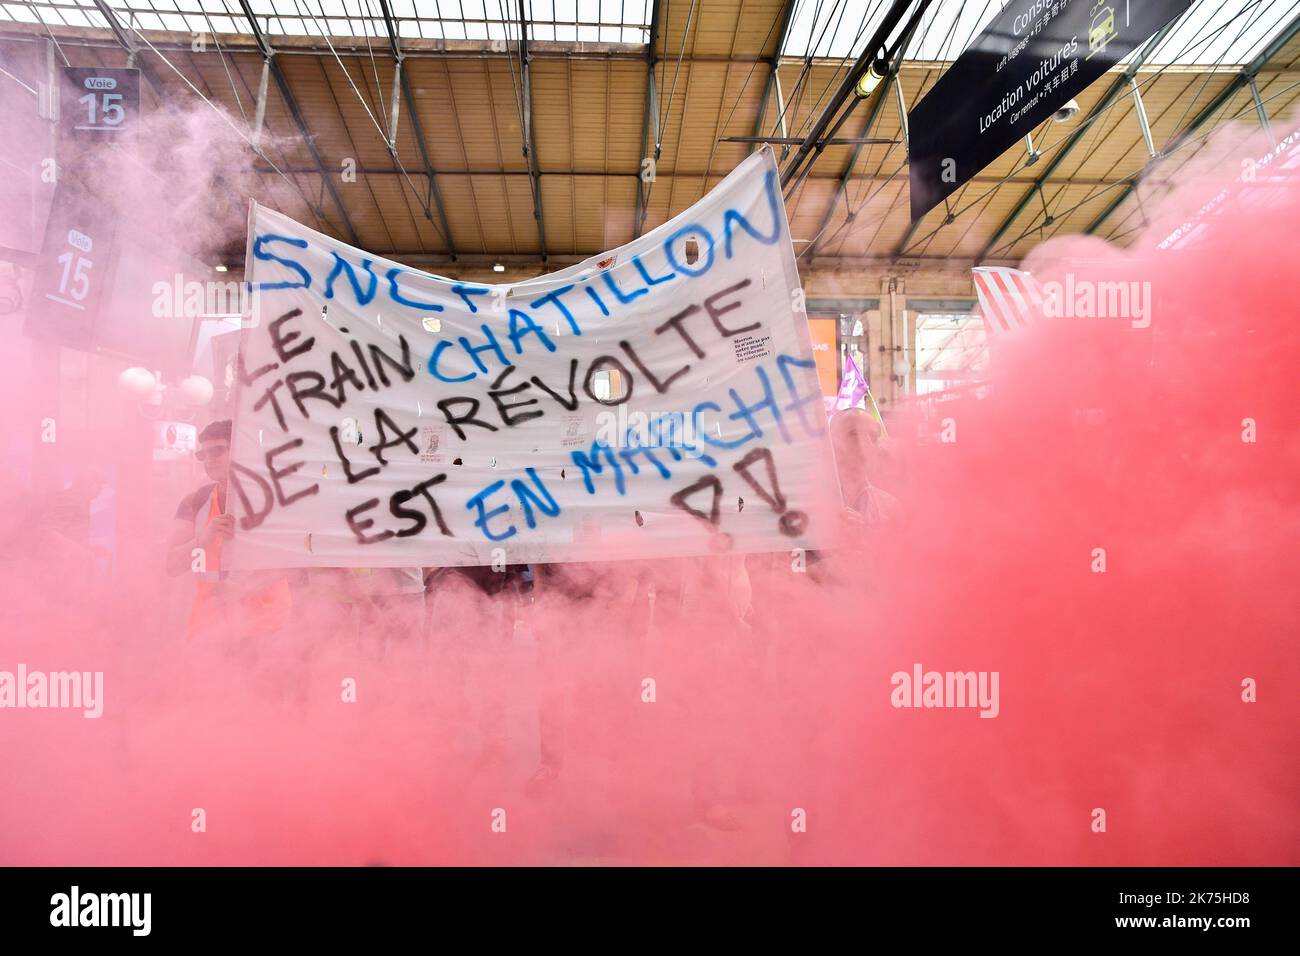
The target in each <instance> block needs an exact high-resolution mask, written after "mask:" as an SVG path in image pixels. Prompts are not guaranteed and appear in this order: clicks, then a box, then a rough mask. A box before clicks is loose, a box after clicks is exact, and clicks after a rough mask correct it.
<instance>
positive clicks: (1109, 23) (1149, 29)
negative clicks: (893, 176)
mask: <svg viewBox="0 0 1300 956" xmlns="http://www.w3.org/2000/svg"><path fill="white" fill-rule="evenodd" d="M1190 5H1191V0H1011V2H1010V3H1008V4H1007V6H1006V8H1005V9H1003V11H1002V12H1001V13H999V14H998V15H997V16H996V17H994V18H993V21H992V22H991V23H990V24H989V25H988V26H987V27H985V28H984V31H983V32H982V33H980V35H979V36H978V37H976V38H975V40H974V42H973V43H971V45H970V46H969V47H967V48H966V51H965V52H964V53H962V55H961V56H959V57H958V58H957V60H956V62H954V63H953V65H952V66H951V67H949V68H948V72H946V73H945V74H944V75H943V76H942V77H940V78H939V82H937V83H936V84H935V85H934V88H933V89H931V90H930V92H929V93H927V94H926V96H925V98H924V99H922V100H921V102H919V103H917V104H916V106H915V107H914V108H913V109H912V110H911V112H909V113H908V115H907V118H908V128H909V149H908V162H909V166H910V176H911V193H912V220H913V221H916V220H917V219H920V218H921V217H922V216H923V215H925V214H926V213H927V212H929V211H930V210H931V209H933V208H934V207H935V206H937V205H938V204H939V203H941V202H942V201H943V200H944V199H946V198H947V197H948V195H949V194H950V193H952V192H954V191H955V190H956V189H957V188H958V187H959V186H961V185H962V184H963V183H965V182H966V181H967V180H968V179H970V178H971V177H972V176H974V175H975V174H976V173H978V172H979V171H980V170H981V169H983V168H984V167H985V166H987V165H988V164H989V163H991V162H993V160H995V159H997V157H999V156H1000V155H1002V154H1003V153H1004V152H1006V151H1007V149H1008V148H1010V147H1011V145H1012V144H1014V143H1015V142H1017V141H1018V140H1020V139H1023V138H1024V137H1025V135H1026V134H1028V133H1030V132H1032V131H1033V129H1034V127H1035V126H1037V125H1038V124H1039V123H1041V122H1043V120H1045V119H1047V118H1048V117H1049V116H1051V115H1052V114H1053V113H1055V112H1056V111H1057V110H1058V109H1059V108H1060V107H1061V106H1062V105H1064V104H1065V103H1066V102H1067V101H1069V100H1070V99H1071V98H1072V97H1074V96H1077V95H1078V94H1079V93H1080V92H1081V91H1082V90H1084V89H1086V88H1087V87H1088V86H1089V85H1091V84H1092V82H1093V81H1094V80H1096V79H1097V78H1098V77H1100V76H1101V75H1102V74H1104V73H1105V72H1106V71H1107V70H1109V69H1110V68H1111V67H1112V66H1114V65H1115V64H1116V63H1118V62H1119V61H1120V60H1122V59H1124V57H1126V56H1128V55H1129V54H1130V53H1132V52H1133V51H1134V50H1135V49H1137V48H1138V47H1139V46H1141V45H1142V44H1143V43H1144V42H1145V41H1146V40H1147V38H1148V37H1150V36H1151V35H1152V34H1153V33H1155V32H1156V31H1157V30H1159V29H1160V28H1161V27H1163V26H1164V25H1165V24H1166V23H1168V22H1169V21H1170V20H1172V19H1173V18H1174V17H1175V16H1177V15H1178V14H1180V13H1182V12H1183V11H1184V10H1186V9H1187V8H1188V7H1189V6H1190Z"/></svg>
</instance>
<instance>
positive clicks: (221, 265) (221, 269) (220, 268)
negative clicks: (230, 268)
mask: <svg viewBox="0 0 1300 956" xmlns="http://www.w3.org/2000/svg"><path fill="white" fill-rule="evenodd" d="M212 268H214V269H216V270H217V271H218V272H225V271H226V266H225V265H223V264H221V263H218V264H217V265H215V266H213V267H212Z"/></svg>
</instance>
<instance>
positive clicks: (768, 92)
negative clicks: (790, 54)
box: [749, 0, 799, 159]
mask: <svg viewBox="0 0 1300 956" xmlns="http://www.w3.org/2000/svg"><path fill="white" fill-rule="evenodd" d="M798 5H799V0H788V2H787V3H786V5H785V9H784V10H783V11H782V13H781V28H780V30H778V31H777V37H776V46H775V47H773V49H772V56H771V58H770V59H769V62H768V67H769V68H768V71H767V82H766V83H764V84H763V99H762V102H760V103H759V106H758V118H757V119H755V120H754V135H755V136H762V135H763V120H764V119H766V118H767V104H768V103H769V102H770V101H771V99H772V90H773V89H775V90H776V110H777V116H778V117H779V121H778V123H777V124H776V125H777V126H779V127H780V129H781V135H782V136H784V135H785V134H786V128H785V103H784V102H783V97H782V96H781V78H780V77H779V76H778V75H777V73H778V72H779V68H780V65H781V48H782V47H783V46H785V39H786V37H787V36H789V35H790V22H791V21H792V20H793V19H794V8H795V7H797V6H798ZM755 145H757V144H755ZM749 151H750V152H751V153H752V152H753V151H754V147H753V146H751V147H750V149H749ZM781 158H782V159H784V158H785V155H784V151H782V156H781Z"/></svg>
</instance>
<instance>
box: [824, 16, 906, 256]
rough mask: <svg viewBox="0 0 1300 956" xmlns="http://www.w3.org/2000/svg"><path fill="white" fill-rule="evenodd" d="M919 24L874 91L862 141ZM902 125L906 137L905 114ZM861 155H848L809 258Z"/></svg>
mask: <svg viewBox="0 0 1300 956" xmlns="http://www.w3.org/2000/svg"><path fill="white" fill-rule="evenodd" d="M919 23H920V21H919V20H918V21H917V23H916V24H914V25H913V26H912V28H911V29H910V30H909V31H908V32H907V35H906V36H904V37H903V39H902V42H900V43H899V44H898V52H897V53H896V54H895V56H894V59H893V60H892V61H891V62H890V66H889V75H887V76H886V77H885V79H884V80H883V81H882V82H881V84H880V87H879V89H877V90H876V98H875V99H874V100H873V101H872V103H871V106H870V107H869V108H868V111H867V122H866V123H865V124H864V125H863V127H862V136H863V138H864V139H865V138H867V137H869V136H870V135H871V129H872V127H874V126H875V125H876V119H877V118H878V117H879V116H880V111H881V110H882V109H884V106H885V99H886V98H887V97H888V96H889V87H890V86H891V85H892V84H895V83H898V71H899V70H900V69H902V66H903V57H904V56H905V54H906V52H907V45H908V44H909V43H911V42H912V37H913V36H914V35H915V34H916V28H917V26H918V25H919ZM901 88H902V87H901V85H900V87H899V89H900V90H901ZM900 96H901V93H900ZM899 103H900V108H901V104H902V100H901V99H900V100H899ZM902 123H903V130H904V136H906V135H907V133H906V129H907V115H906V114H904V115H903V117H902ZM861 155H862V146H861V145H858V146H855V147H854V148H853V152H852V153H851V154H850V155H849V164H848V165H847V166H845V167H844V172H843V173H842V174H841V175H840V181H839V183H838V184H837V185H836V187H835V195H834V196H832V197H831V202H830V205H829V206H827V207H826V215H825V216H823V217H822V225H821V228H820V229H818V230H817V233H816V235H817V238H816V239H815V240H813V244H812V250H811V251H810V252H809V253H808V255H809V256H815V255H817V249H818V248H819V247H820V245H821V241H822V237H823V236H825V234H826V230H827V229H829V228H830V224H831V220H832V219H833V218H835V207H836V206H838V205H839V203H840V197H841V196H843V195H844V192H845V190H847V189H848V188H849V180H851V179H852V178H853V167H855V166H857V164H858V158H859V157H860V156H861Z"/></svg>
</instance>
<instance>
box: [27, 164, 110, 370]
mask: <svg viewBox="0 0 1300 956" xmlns="http://www.w3.org/2000/svg"><path fill="white" fill-rule="evenodd" d="M116 232H117V230H116V228H115V225H114V222H113V217H112V215H111V214H110V213H109V211H108V210H107V209H106V208H105V207H104V206H103V204H102V203H100V202H99V201H97V200H96V199H95V198H94V197H93V196H91V195H90V194H89V193H87V192H86V191H85V189H84V188H82V187H80V186H79V185H78V184H77V183H75V182H73V181H70V180H69V181H65V182H63V183H60V184H59V188H58V191H57V192H56V193H55V195H54V205H53V207H52V208H51V210H50V221H49V226H48V227H47V228H46V230H45V243H44V245H43V247H42V250H41V255H40V258H39V260H38V261H37V263H36V278H35V281H34V283H33V288H32V306H31V308H30V309H29V310H28V316H27V322H26V324H25V325H24V332H25V333H26V334H27V335H28V336H30V337H32V338H39V339H44V340H46V341H55V342H59V343H61V344H64V345H69V346H71V347H73V348H80V349H89V348H90V345H91V334H92V331H93V329H94V327H95V324H96V322H97V320H98V319H99V311H100V303H101V302H102V301H103V299H104V293H105V288H106V285H107V284H108V283H107V280H108V276H109V273H110V267H111V265H112V262H113V248H114V241H115V239H116Z"/></svg>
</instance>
